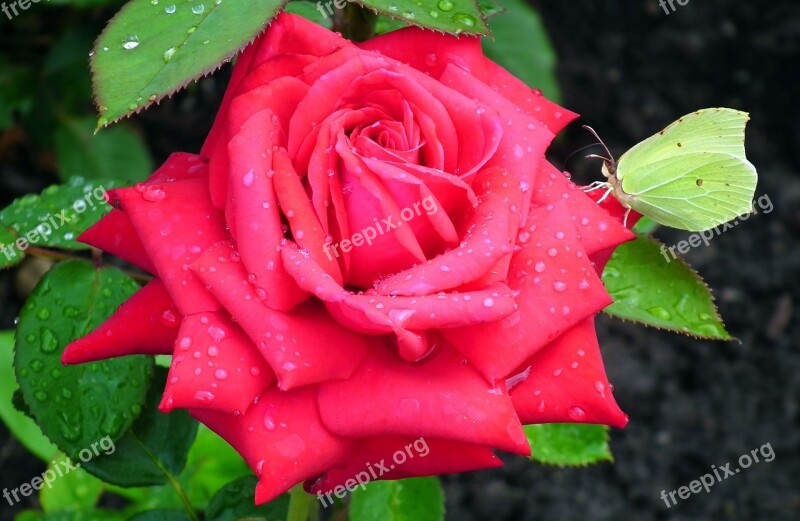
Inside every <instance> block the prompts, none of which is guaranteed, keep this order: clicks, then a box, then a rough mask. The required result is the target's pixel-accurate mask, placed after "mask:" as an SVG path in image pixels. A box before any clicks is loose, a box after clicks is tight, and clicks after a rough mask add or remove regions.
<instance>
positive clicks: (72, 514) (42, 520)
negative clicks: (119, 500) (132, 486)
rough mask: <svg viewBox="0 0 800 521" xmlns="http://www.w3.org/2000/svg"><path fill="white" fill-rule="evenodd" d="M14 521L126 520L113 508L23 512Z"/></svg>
mask: <svg viewBox="0 0 800 521" xmlns="http://www.w3.org/2000/svg"><path fill="white" fill-rule="evenodd" d="M14 521H125V516H124V515H122V514H121V513H119V512H115V511H112V510H88V511H80V510H79V511H75V510H69V511H60V512H50V513H47V514H45V513H43V512H34V511H31V510H28V511H25V512H22V513H21V514H19V515H18V516H17V517H15V518H14Z"/></svg>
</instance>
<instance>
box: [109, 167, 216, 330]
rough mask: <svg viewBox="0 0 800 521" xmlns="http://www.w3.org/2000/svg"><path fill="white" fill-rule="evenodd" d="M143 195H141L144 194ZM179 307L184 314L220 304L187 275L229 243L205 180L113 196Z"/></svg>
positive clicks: (176, 183) (127, 191)
mask: <svg viewBox="0 0 800 521" xmlns="http://www.w3.org/2000/svg"><path fill="white" fill-rule="evenodd" d="M140 190H141V191H140ZM114 195H115V196H116V197H117V199H118V201H119V204H120V206H121V208H122V210H123V211H124V212H125V213H126V214H127V215H128V217H129V218H130V221H131V224H133V227H134V229H135V230H136V233H137V235H138V236H139V238H140V239H141V241H142V243H143V245H144V248H145V250H146V252H147V254H148V256H149V257H150V258H151V259H152V260H153V264H154V265H155V266H156V271H157V272H158V277H159V278H160V279H161V281H162V282H163V283H164V285H165V286H166V288H167V291H168V292H169V294H170V296H171V297H172V299H173V301H174V302H175V305H176V306H177V307H178V309H179V310H180V311H181V314H183V315H191V314H194V313H198V312H200V311H215V310H217V309H219V303H218V302H217V301H216V300H215V299H214V297H212V296H211V295H210V294H209V293H208V292H207V291H206V289H205V288H204V287H203V284H202V283H200V282H199V281H198V280H197V278H196V277H195V276H194V275H193V274H192V273H191V271H189V269H188V266H189V264H191V263H192V262H193V261H194V260H195V259H196V258H197V257H198V256H199V255H200V253H201V252H202V251H204V250H205V249H206V248H208V247H209V246H211V245H212V244H214V243H216V242H219V241H221V240H224V239H226V238H227V234H226V233H225V225H224V223H223V222H222V216H221V215H220V214H219V212H217V210H216V208H214V206H213V205H212V204H211V200H210V199H209V196H208V191H207V188H206V180H205V179H203V178H192V179H182V180H178V181H174V182H165V183H161V184H157V185H149V186H147V187H144V188H141V187H140V188H139V189H136V188H124V189H119V190H115V191H114Z"/></svg>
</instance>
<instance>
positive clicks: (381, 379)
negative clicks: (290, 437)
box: [319, 348, 530, 454]
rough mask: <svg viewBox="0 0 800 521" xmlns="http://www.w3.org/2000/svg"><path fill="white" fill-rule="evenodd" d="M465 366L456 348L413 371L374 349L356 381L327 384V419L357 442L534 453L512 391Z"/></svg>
mask: <svg viewBox="0 0 800 521" xmlns="http://www.w3.org/2000/svg"><path fill="white" fill-rule="evenodd" d="M461 362H462V359H461V357H459V356H457V355H456V354H455V353H454V352H453V351H451V350H447V351H445V350H442V351H439V352H436V353H434V354H433V355H432V358H431V359H430V360H426V361H424V362H422V363H420V364H416V365H412V364H408V363H406V362H401V361H399V360H397V359H396V358H395V357H393V356H392V355H391V354H390V353H389V352H387V351H386V350H381V349H378V348H376V349H373V350H371V351H370V355H369V356H368V357H367V359H366V360H365V361H364V363H363V364H362V365H361V366H360V367H359V368H358V370H357V371H356V372H355V374H353V376H351V377H350V378H349V379H347V380H344V381H341V382H330V383H326V384H322V385H320V391H319V408H320V413H321V414H322V420H323V422H324V423H325V425H326V426H327V427H328V428H329V429H330V430H331V432H334V433H336V434H339V435H341V436H347V437H353V438H362V437H368V436H381V435H387V434H396V435H399V436H409V437H414V436H424V437H431V438H442V439H446V440H453V441H460V442H465V443H474V444H478V445H486V446H490V447H497V448H500V449H503V450H507V451H509V452H514V453H517V454H530V447H529V446H528V442H527V439H526V438H525V434H524V433H523V432H522V427H521V425H520V423H519V421H518V420H517V415H516V413H515V412H514V409H513V407H511V403H510V402H509V401H508V395H507V394H506V392H505V389H503V388H502V387H494V386H490V385H488V384H487V383H486V381H485V380H483V378H481V377H480V375H478V373H477V372H475V371H474V370H473V369H472V368H471V367H469V366H468V365H464V364H462V363H461ZM367 396H368V397H370V399H364V397H367ZM342 410H346V411H347V414H346V415H343V414H341V411H342ZM353 418H358V419H359V421H353Z"/></svg>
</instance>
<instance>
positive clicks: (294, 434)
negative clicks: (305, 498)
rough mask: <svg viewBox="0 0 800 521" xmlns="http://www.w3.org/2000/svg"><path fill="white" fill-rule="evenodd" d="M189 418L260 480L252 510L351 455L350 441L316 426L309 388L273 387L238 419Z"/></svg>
mask: <svg viewBox="0 0 800 521" xmlns="http://www.w3.org/2000/svg"><path fill="white" fill-rule="evenodd" d="M191 413H192V416H194V417H195V418H197V419H198V420H199V421H201V422H203V423H204V424H206V425H207V426H208V427H209V428H210V429H211V430H213V431H214V432H216V433H217V434H219V435H220V436H222V438H224V439H225V441H227V442H228V443H230V444H231V445H232V446H233V448H234V449H236V450H237V451H238V452H239V454H241V455H242V457H244V459H245V460H246V461H247V464H248V465H250V468H252V469H253V471H254V472H255V473H256V475H257V476H258V477H259V482H258V487H257V488H256V503H257V504H262V503H266V502H268V501H272V500H273V499H274V498H276V497H277V496H279V495H280V494H282V493H284V492H286V491H287V490H289V489H290V488H291V487H293V486H294V485H295V484H296V483H299V482H301V481H304V480H307V479H311V478H315V477H317V476H319V475H320V474H322V473H324V472H325V471H327V470H328V469H330V468H332V467H339V466H342V465H343V464H344V463H345V462H346V461H347V458H348V457H349V456H350V453H351V451H352V450H353V446H352V442H351V441H348V440H345V439H343V438H339V437H337V436H334V435H332V434H331V433H330V432H329V431H328V430H327V429H326V428H325V426H324V425H323V424H322V422H321V421H320V417H319V412H318V410H317V401H316V389H314V388H313V387H307V388H304V389H297V390H294V391H279V390H278V389H276V388H274V387H273V388H272V389H270V390H268V391H267V392H265V393H264V394H263V395H261V399H260V400H259V402H258V403H257V404H256V405H254V406H253V407H251V408H250V410H248V411H247V413H245V414H244V416H241V417H238V418H237V417H235V416H233V415H230V414H224V413H219V412H213V411H198V410H193V411H191Z"/></svg>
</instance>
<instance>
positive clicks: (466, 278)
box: [375, 168, 520, 295]
mask: <svg viewBox="0 0 800 521" xmlns="http://www.w3.org/2000/svg"><path fill="white" fill-rule="evenodd" d="M477 182H478V184H479V185H480V186H482V187H483V188H482V191H481V192H479V193H481V194H482V197H481V203H480V204H479V206H478V208H477V209H476V210H475V212H474V213H473V214H472V216H471V217H470V220H469V221H468V222H467V226H466V227H467V232H466V235H465V236H464V239H463V240H462V242H461V244H460V245H459V246H458V247H457V248H455V249H453V250H451V251H449V252H447V253H444V254H442V255H439V256H438V257H435V258H434V259H431V260H429V261H428V262H426V263H425V264H420V265H418V266H415V267H413V268H410V269H407V270H405V271H403V272H400V273H398V274H396V275H392V276H391V277H387V278H385V279H383V280H382V281H381V283H380V284H378V285H377V286H376V288H375V290H376V291H377V292H378V293H379V294H381V295H429V294H431V293H435V292H438V291H444V290H448V289H452V288H456V287H458V286H462V285H465V284H469V283H470V282H474V281H475V280H476V279H478V278H479V277H482V276H483V275H484V274H486V272H487V271H489V270H490V269H491V268H492V267H494V266H495V265H497V263H498V262H499V261H500V260H501V259H502V258H503V257H505V256H507V255H509V254H511V253H512V251H513V237H514V236H515V235H516V229H517V227H518V222H519V221H518V217H517V216H516V215H514V211H513V209H514V208H515V207H517V209H518V208H519V202H520V197H519V188H518V187H517V186H516V185H518V182H517V181H516V180H514V179H513V178H512V179H509V177H508V173H507V172H506V171H505V170H503V169H501V168H490V169H487V170H485V171H483V172H482V173H481V174H480V176H479V178H478V180H477ZM517 211H518V210H517ZM501 277H502V275H501Z"/></svg>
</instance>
